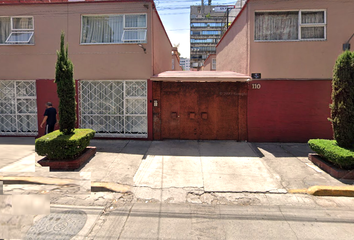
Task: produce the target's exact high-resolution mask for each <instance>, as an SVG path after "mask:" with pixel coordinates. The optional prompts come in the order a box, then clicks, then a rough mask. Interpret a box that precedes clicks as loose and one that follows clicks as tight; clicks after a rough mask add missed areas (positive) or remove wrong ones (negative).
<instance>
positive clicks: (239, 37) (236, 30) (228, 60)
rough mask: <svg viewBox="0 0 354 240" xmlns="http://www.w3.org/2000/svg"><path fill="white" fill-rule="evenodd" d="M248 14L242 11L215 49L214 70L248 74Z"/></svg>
mask: <svg viewBox="0 0 354 240" xmlns="http://www.w3.org/2000/svg"><path fill="white" fill-rule="evenodd" d="M247 17H248V12H247V9H246V11H242V12H241V13H240V15H239V16H238V18H237V21H236V22H235V23H234V24H233V25H232V27H231V28H230V29H229V30H228V32H227V33H226V34H225V35H224V36H223V38H222V40H221V41H220V42H219V44H218V46H217V48H216V69H217V70H218V71H235V72H238V73H243V74H248V66H249V63H248V55H249V52H248V50H249V49H248V47H249V41H248V32H249V30H248V27H249V26H248V18H247Z"/></svg>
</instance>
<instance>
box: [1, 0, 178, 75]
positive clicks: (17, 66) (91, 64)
mask: <svg viewBox="0 0 354 240" xmlns="http://www.w3.org/2000/svg"><path fill="white" fill-rule="evenodd" d="M144 4H145V5H146V4H148V6H149V8H148V9H147V8H146V7H145V6H144ZM124 13H146V14H147V43H146V44H143V45H144V47H145V48H146V52H147V53H146V54H144V51H143V50H142V49H141V48H140V47H139V46H138V45H137V44H136V43H134V44H90V45H82V44H80V33H81V16H82V15H85V14H124ZM152 14H155V15H156V13H154V10H153V9H152V5H151V3H147V2H111V3H109V2H108V3H106V2H101V3H82V4H75V3H68V4H22V5H4V6H1V8H0V16H21V15H23V16H33V17H34V41H35V44H34V45H31V46H28V45H26V46H24V45H22V46H21V45H17V46H14V45H0V52H1V54H2V56H3V57H1V58H0V79H10V80H15V79H53V78H54V70H55V68H54V67H55V62H56V50H57V49H58V48H59V42H60V34H61V31H64V32H65V33H66V41H67V43H68V45H69V57H70V58H71V60H72V61H73V63H74V66H75V73H74V74H75V78H76V79H87V80H96V79H97V80H100V79H102V80H110V79H148V78H149V77H150V76H151V75H152V73H153V69H152V68H153V67H152V66H153V65H152V64H153V63H152V54H153V53H152V50H153V48H152V37H151V36H152V31H153V28H152V24H151V23H152V21H151V15H152ZM159 28H161V26H157V27H155V30H156V31H157V32H159V31H161V29H159ZM160 37H161V36H160ZM165 38H167V37H165ZM165 47H166V46H165V45H161V48H162V49H163V48H165ZM162 49H161V50H160V52H163V53H165V52H166V51H170V50H169V48H168V49H167V50H166V49H164V50H162ZM170 56H171V54H168V55H167V57H170Z"/></svg>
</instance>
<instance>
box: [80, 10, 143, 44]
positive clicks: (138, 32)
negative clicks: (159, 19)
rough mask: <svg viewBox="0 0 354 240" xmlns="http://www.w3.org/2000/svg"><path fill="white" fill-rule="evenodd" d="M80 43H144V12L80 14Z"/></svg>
mask: <svg viewBox="0 0 354 240" xmlns="http://www.w3.org/2000/svg"><path fill="white" fill-rule="evenodd" d="M81 27H82V31H81V43H83V44H92V43H144V42H146V32H147V21H146V14H125V15H87V16H82V26H81Z"/></svg>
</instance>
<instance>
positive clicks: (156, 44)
mask: <svg viewBox="0 0 354 240" xmlns="http://www.w3.org/2000/svg"><path fill="white" fill-rule="evenodd" d="M152 29H153V32H154V35H153V46H152V47H153V52H154V55H153V63H154V69H153V73H154V75H155V74H159V73H161V72H164V71H169V70H172V44H171V42H170V40H169V38H168V37H167V34H166V32H165V30H164V28H163V25H162V22H161V21H160V19H159V16H158V15H157V14H156V12H153V15H152Z"/></svg>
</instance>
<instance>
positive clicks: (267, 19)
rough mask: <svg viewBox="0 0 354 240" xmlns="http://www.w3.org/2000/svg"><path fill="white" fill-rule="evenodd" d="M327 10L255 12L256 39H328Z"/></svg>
mask: <svg viewBox="0 0 354 240" xmlns="http://www.w3.org/2000/svg"><path fill="white" fill-rule="evenodd" d="M326 24H327V22H326V11H325V10H300V11H277V12H274V11H270V12H256V13H255V35H254V39H255V40H256V41H299V40H326V38H327V36H326V35H327V34H326Z"/></svg>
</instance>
